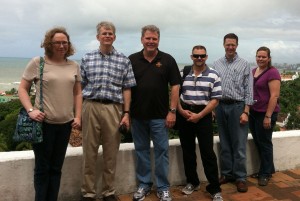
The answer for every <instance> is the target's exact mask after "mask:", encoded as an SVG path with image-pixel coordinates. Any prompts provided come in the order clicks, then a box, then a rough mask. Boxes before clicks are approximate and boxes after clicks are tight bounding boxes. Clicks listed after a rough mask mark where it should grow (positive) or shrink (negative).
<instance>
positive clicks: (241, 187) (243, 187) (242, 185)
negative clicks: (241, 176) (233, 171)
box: [235, 181, 248, 193]
mask: <svg viewBox="0 0 300 201" xmlns="http://www.w3.org/2000/svg"><path fill="white" fill-rule="evenodd" d="M235 185H236V189H237V191H238V192H240V193H245V192H247V191H248V186H247V182H246V181H237V182H236V183H235Z"/></svg>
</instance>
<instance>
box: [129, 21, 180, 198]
mask: <svg viewBox="0 0 300 201" xmlns="http://www.w3.org/2000/svg"><path fill="white" fill-rule="evenodd" d="M159 37H160V31H159V28H157V27H156V26H154V25H148V26H145V27H143V28H142V37H141V42H142V44H143V46H144V49H143V50H142V51H140V52H137V53H135V54H132V55H130V56H129V59H130V60H131V63H132V67H133V72H134V76H135V78H136V82H137V86H136V87H133V88H132V102H131V117H132V130H131V131H132V137H133V141H134V146H135V151H136V175H137V180H138V182H139V186H138V190H137V191H136V192H135V193H134V195H133V200H134V201H141V200H144V198H145V196H146V195H148V194H149V193H150V191H151V187H152V184H153V183H152V180H151V177H152V176H151V160H150V139H151V140H152V141H153V144H154V157H155V180H156V186H157V196H158V197H159V198H160V200H161V201H171V200H172V199H171V195H170V192H169V186H170V185H169V181H168V170H169V156H168V147H169V137H168V128H171V127H173V126H174V124H175V121H176V106H177V103H178V97H179V95H178V93H179V84H180V79H181V78H180V73H179V69H178V66H177V63H176V61H175V59H174V58H173V57H172V56H171V55H169V54H166V53H164V52H161V51H159V50H158V45H159ZM169 86H170V88H171V89H170V90H171V91H169ZM169 93H170V98H169Z"/></svg>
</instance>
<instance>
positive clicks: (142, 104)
mask: <svg viewBox="0 0 300 201" xmlns="http://www.w3.org/2000/svg"><path fill="white" fill-rule="evenodd" d="M129 59H130V61H131V63H132V68H133V73H134V76H135V79H136V84H137V85H136V86H135V87H133V88H131V90H132V96H131V108H130V110H131V116H132V117H133V118H136V119H144V120H149V119H164V118H166V116H167V113H168V109H169V85H170V86H173V85H179V84H180V81H181V77H180V73H179V69H178V66H177V63H176V61H175V59H174V58H173V57H172V56H171V55H169V54H167V53H164V52H161V51H158V54H157V55H156V57H155V58H154V60H153V61H152V62H149V61H147V60H146V59H145V58H144V55H143V50H142V51H140V52H137V53H135V54H132V55H130V56H129Z"/></svg>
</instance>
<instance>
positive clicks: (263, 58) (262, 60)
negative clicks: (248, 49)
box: [256, 51, 271, 68]
mask: <svg viewBox="0 0 300 201" xmlns="http://www.w3.org/2000/svg"><path fill="white" fill-rule="evenodd" d="M270 61H271V58H270V57H269V56H268V53H267V52H266V51H258V52H257V54H256V63H257V65H258V67H260V68H266V67H268V65H269V62H270Z"/></svg>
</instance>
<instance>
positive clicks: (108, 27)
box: [97, 21, 116, 34]
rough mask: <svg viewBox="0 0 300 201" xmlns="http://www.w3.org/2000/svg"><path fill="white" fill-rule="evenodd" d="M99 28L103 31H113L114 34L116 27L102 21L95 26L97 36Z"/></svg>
mask: <svg viewBox="0 0 300 201" xmlns="http://www.w3.org/2000/svg"><path fill="white" fill-rule="evenodd" d="M101 27H104V28H105V29H110V30H112V31H113V33H114V34H116V27H115V25H114V24H113V23H112V22H108V21H102V22H100V23H99V24H97V34H100V29H101Z"/></svg>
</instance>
